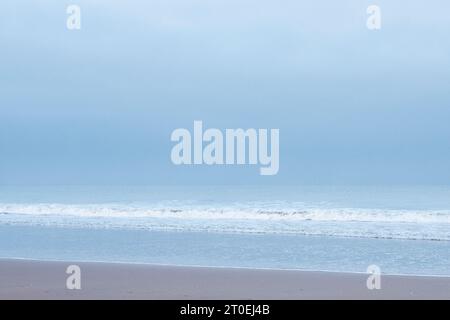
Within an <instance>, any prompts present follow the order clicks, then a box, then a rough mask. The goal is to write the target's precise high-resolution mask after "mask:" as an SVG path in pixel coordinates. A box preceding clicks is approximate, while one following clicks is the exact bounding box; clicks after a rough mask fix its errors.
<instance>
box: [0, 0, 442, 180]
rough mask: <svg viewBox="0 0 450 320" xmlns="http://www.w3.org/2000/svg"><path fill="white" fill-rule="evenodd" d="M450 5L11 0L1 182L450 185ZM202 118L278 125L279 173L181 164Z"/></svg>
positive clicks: (0, 66) (4, 17)
mask: <svg viewBox="0 0 450 320" xmlns="http://www.w3.org/2000/svg"><path fill="white" fill-rule="evenodd" d="M69 4H78V5H79V6H80V7H81V30H76V31H69V30H67V28H66V18H67V14H66V7H67V6H68V5H69ZM371 4H377V5H379V6H380V7H381V12H382V28H381V30H378V31H370V30H368V29H367V28H366V19H367V17H368V16H367V14H366V8H367V6H369V5H371ZM449 14H450V3H449V2H448V1H447V0H442V1H439V0H430V1H415V0H410V1H406V0H403V1H376V2H373V1H368V0H343V1H332V0H328V1H324V0H318V1H317V0H316V1H303V0H221V1H217V0H195V1H193V0H158V1H144V0H141V1H137V0H132V1H130V0H127V1H111V0H96V1H79V0H72V1H57V0H53V1H50V0H45V1H31V0H28V1H17V0H3V1H1V3H0V49H1V50H0V121H1V122H0V184H167V183H168V184H177V183H180V184H196V183H201V184H222V183H227V184H252V183H264V184H265V183H270V184H447V183H449V181H450V41H449V38H450V18H449ZM194 120H202V121H203V123H204V126H206V127H214V128H219V129H222V130H224V129H225V128H239V127H242V128H269V129H270V128H279V129H280V171H279V173H278V175H276V176H269V177H268V176H260V175H259V166H243V167H238V166H234V167H233V166H227V167H225V166H222V167H220V166H212V167H209V166H197V167H188V166H174V165H173V164H172V163H171V161H170V150H171V148H172V146H173V143H172V142H171V141H170V134H171V132H172V130H174V129H176V128H180V127H185V128H188V129H191V130H192V125H193V121H194Z"/></svg>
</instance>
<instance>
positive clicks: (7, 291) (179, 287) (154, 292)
mask: <svg viewBox="0 0 450 320" xmlns="http://www.w3.org/2000/svg"><path fill="white" fill-rule="evenodd" d="M71 264H76V265H78V266H80V268H81V290H68V289H67V288H66V279H67V277H68V276H69V275H67V274H66V268H67V267H68V266H69V265H71ZM367 277H368V275H366V274H356V273H355V274H352V273H337V272H313V271H295V270H263V269H238V268H236V269H234V268H211V267H180V266H159V265H145V264H121V263H84V262H83V263H75V262H73V263H72V262H49V261H31V260H15V259H1V260H0V299H450V277H424V276H417V277H416V276H394V275H392V276H391V275H382V278H381V289H380V290H368V289H367V287H366V280H367Z"/></svg>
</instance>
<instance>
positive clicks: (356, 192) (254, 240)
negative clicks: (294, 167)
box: [0, 186, 450, 275]
mask: <svg viewBox="0 0 450 320" xmlns="http://www.w3.org/2000/svg"><path fill="white" fill-rule="evenodd" d="M0 257H1V258H24V259H44V260H67V261H105V262H127V263H154V264H170V265H195V266H216V267H248V268H277V269H301V270H323V271H343V272H366V269H367V267H368V266H369V265H373V264H375V265H377V266H379V267H380V269H381V271H382V272H383V273H390V274H414V275H450V187H447V186H414V187H412V186H397V187H383V186H379V187H375V186H370V187H368V186H334V187H324V186H51V187H49V186H33V187H23V186H14V187H11V186H9V187H4V186H3V187H0Z"/></svg>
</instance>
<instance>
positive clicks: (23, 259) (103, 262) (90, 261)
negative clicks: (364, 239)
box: [0, 257, 450, 279]
mask: <svg viewBox="0 0 450 320" xmlns="http://www.w3.org/2000/svg"><path fill="white" fill-rule="evenodd" d="M3 261H28V262H58V263H66V264H67V263H70V264H81V263H83V264H93V263H95V264H110V265H141V266H149V267H170V268H171V267H175V268H206V269H231V270H233V269H237V270H241V269H242V270H265V271H295V272H318V273H334V274H348V275H350V274H355V275H367V276H368V275H369V274H368V273H367V272H363V271H335V270H320V269H318V270H312V269H295V268H270V267H245V266H237V267H233V266H216V265H210V266H208V265H194V264H192V265H191V264H170V263H152V262H133V261H102V260H98V261H97V260H70V261H66V260H56V259H34V258H21V257H11V258H5V257H0V264H1V262H3ZM381 275H382V276H389V277H414V278H416V277H417V278H419V277H424V278H448V279H450V274H449V275H443V274H407V273H383V272H382V273H381Z"/></svg>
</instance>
